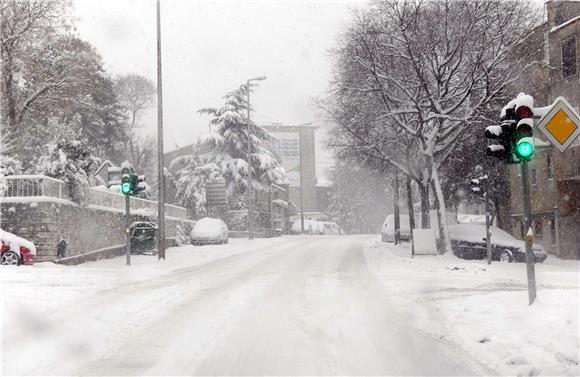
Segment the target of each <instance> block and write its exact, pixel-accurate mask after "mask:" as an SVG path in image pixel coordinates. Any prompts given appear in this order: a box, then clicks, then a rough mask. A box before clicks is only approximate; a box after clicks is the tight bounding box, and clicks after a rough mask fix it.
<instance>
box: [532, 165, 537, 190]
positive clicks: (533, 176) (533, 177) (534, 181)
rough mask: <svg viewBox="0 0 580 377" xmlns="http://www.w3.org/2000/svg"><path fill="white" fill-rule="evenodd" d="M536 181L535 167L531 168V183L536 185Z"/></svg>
mask: <svg viewBox="0 0 580 377" xmlns="http://www.w3.org/2000/svg"><path fill="white" fill-rule="evenodd" d="M537 183H538V177H537V175H536V168H533V169H532V185H534V186H535V185H536V184H537Z"/></svg>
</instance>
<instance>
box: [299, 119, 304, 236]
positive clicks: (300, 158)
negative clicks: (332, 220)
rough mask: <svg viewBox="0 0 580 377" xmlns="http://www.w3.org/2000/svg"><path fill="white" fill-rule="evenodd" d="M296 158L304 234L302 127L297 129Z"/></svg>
mask: <svg viewBox="0 0 580 377" xmlns="http://www.w3.org/2000/svg"><path fill="white" fill-rule="evenodd" d="M298 156H299V157H298V158H299V161H300V230H301V232H302V234H304V175H303V173H302V170H303V168H302V127H301V126H300V128H298Z"/></svg>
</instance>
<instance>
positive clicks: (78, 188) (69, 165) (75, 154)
mask: <svg viewBox="0 0 580 377" xmlns="http://www.w3.org/2000/svg"><path fill="white" fill-rule="evenodd" d="M75 120H76V121H78V118H77V119H75ZM75 120H73V122H71V123H69V124H61V123H57V124H52V126H53V127H54V129H55V132H57V131H60V132H61V135H60V136H61V137H60V138H59V139H60V140H59V141H58V142H51V143H47V144H45V145H44V146H42V147H41V148H40V150H39V152H40V156H39V157H38V160H37V163H36V166H35V168H34V170H35V173H38V174H44V175H46V176H49V177H53V178H58V179H61V180H62V181H64V182H65V183H66V187H67V192H68V194H69V196H70V198H71V200H72V201H74V202H75V203H79V204H83V203H84V202H85V197H86V193H87V189H88V187H89V180H88V177H89V172H90V171H92V169H93V168H94V166H95V165H97V164H98V162H99V159H98V158H97V157H95V156H93V155H92V153H91V151H92V148H91V147H90V145H88V143H87V141H86V140H85V139H84V138H82V137H81V135H80V132H79V131H78V128H76V127H75V123H74V121H75Z"/></svg>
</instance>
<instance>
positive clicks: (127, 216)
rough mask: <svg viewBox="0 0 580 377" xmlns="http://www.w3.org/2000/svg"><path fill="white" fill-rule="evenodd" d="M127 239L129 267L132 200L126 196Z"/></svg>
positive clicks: (129, 262)
mask: <svg viewBox="0 0 580 377" xmlns="http://www.w3.org/2000/svg"><path fill="white" fill-rule="evenodd" d="M125 228H126V230H125V238H126V242H127V250H126V251H125V256H126V258H127V266H130V265H131V229H130V228H131V198H130V197H129V195H125Z"/></svg>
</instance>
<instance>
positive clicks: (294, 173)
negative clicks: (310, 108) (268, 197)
mask: <svg viewBox="0 0 580 377" xmlns="http://www.w3.org/2000/svg"><path fill="white" fill-rule="evenodd" d="M262 127H263V128H265V129H266V130H267V131H268V132H269V133H270V134H271V135H272V136H274V137H275V138H276V140H275V141H274V142H273V143H272V146H271V150H272V151H273V152H274V153H275V154H276V155H277V157H279V158H280V160H281V161H282V167H284V169H285V170H286V174H287V175H288V179H289V181H290V187H289V190H290V192H289V198H290V202H292V203H293V204H294V205H295V206H296V208H297V209H298V211H300V209H301V205H300V203H301V200H300V187H301V186H302V190H303V192H302V207H303V208H302V209H303V211H304V212H305V213H308V214H309V216H315V215H316V214H317V213H318V212H319V208H318V201H317V193H316V152H315V149H316V148H315V145H316V144H315V141H316V139H315V131H316V129H317V128H318V127H316V126H312V125H310V124H306V125H300V126H292V125H282V124H281V123H273V124H269V125H262ZM301 167H302V169H301ZM301 170H302V171H301ZM301 180H302V185H301Z"/></svg>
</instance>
